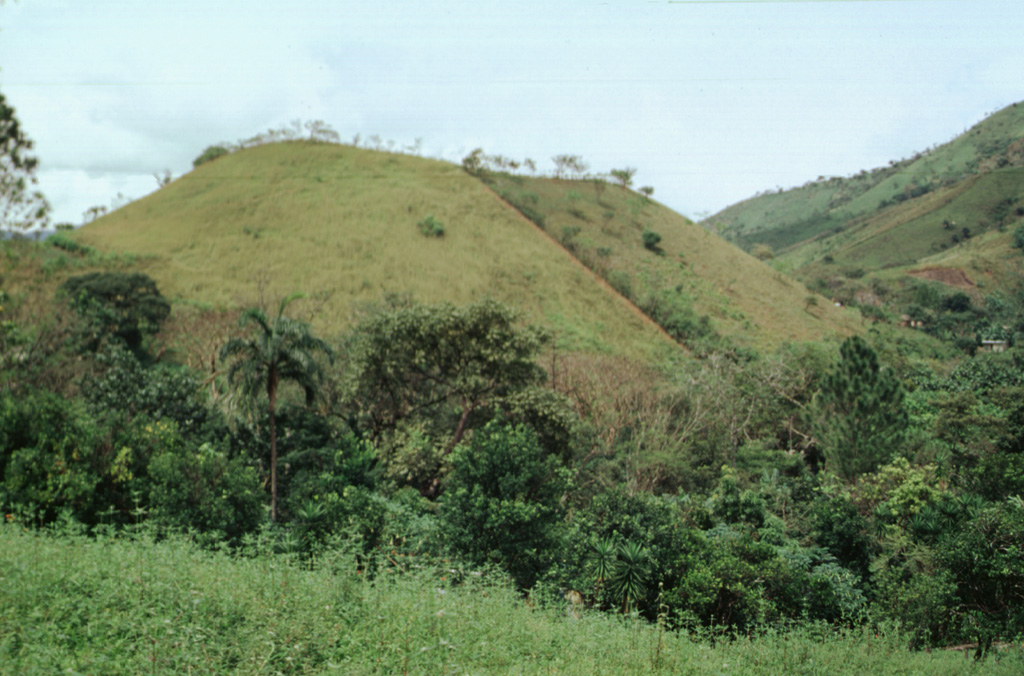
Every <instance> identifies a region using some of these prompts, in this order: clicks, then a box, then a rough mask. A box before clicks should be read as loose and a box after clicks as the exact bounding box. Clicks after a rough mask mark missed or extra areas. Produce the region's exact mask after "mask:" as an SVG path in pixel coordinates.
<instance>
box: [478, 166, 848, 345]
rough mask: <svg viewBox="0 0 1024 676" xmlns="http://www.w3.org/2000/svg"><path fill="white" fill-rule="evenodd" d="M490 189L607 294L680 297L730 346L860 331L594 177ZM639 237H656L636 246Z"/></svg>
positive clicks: (766, 271)
mask: <svg viewBox="0 0 1024 676" xmlns="http://www.w3.org/2000/svg"><path fill="white" fill-rule="evenodd" d="M487 181H488V183H489V184H490V185H491V186H492V187H493V188H494V190H495V192H497V193H498V194H500V195H502V196H504V197H505V198H506V199H507V200H508V201H509V202H510V203H511V204H514V205H516V206H517V207H519V208H521V209H522V210H523V211H524V213H527V214H536V215H539V216H540V217H541V219H542V221H543V225H544V228H545V230H546V231H547V232H548V233H549V234H550V235H551V236H552V237H553V238H555V239H557V240H558V241H559V242H560V243H561V244H562V245H563V246H565V247H566V249H567V250H569V251H572V252H573V253H574V255H575V256H576V257H577V258H579V259H580V260H581V261H584V262H585V263H586V264H587V265H588V266H590V267H591V268H592V269H594V270H597V271H598V272H599V273H600V274H602V276H604V277H605V278H606V279H608V280H609V281H612V282H613V284H615V285H616V287H617V288H622V287H623V286H627V287H628V288H629V289H630V290H631V293H632V295H633V296H634V297H637V298H642V297H644V296H645V295H651V294H656V293H659V292H668V293H673V294H678V295H681V296H682V297H683V298H685V300H686V302H687V303H689V304H690V305H691V306H692V308H693V309H694V311H695V312H696V313H697V314H699V315H706V316H708V317H710V319H711V320H712V322H713V324H714V326H715V328H716V330H717V331H718V332H719V333H721V334H722V335H723V336H727V337H729V338H730V339H731V340H732V342H733V344H735V345H738V346H747V347H754V348H757V349H762V350H770V349H771V348H773V347H775V346H777V345H779V344H780V343H782V342H785V341H793V340H796V341H801V340H820V339H822V338H826V337H832V336H847V335H850V334H851V333H855V332H857V331H859V330H861V329H862V326H861V323H860V318H859V316H858V315H857V314H856V313H853V312H849V311H847V310H842V309H838V308H835V307H833V306H832V305H831V304H830V303H825V302H821V303H819V304H818V305H816V306H815V307H814V308H813V311H811V312H809V311H808V306H807V298H808V296H809V295H810V292H809V291H808V290H807V288H806V287H804V286H803V285H802V284H800V283H799V282H796V281H795V280H793V279H792V278H790V277H788V276H786V275H784V274H781V273H779V272H778V271H776V270H773V269H772V268H771V267H769V266H768V265H766V264H765V263H763V262H761V261H759V260H757V259H755V258H753V257H752V256H750V255H748V254H746V253H744V252H743V251H741V250H740V249H739V248H738V247H736V246H734V245H732V244H730V243H728V242H725V241H723V240H722V239H721V238H719V237H716V236H715V235H713V234H712V233H710V232H708V231H707V230H706V229H704V228H702V227H700V226H698V225H696V224H694V223H692V222H691V221H689V220H688V219H686V218H685V217H683V216H680V215H679V214H677V213H675V212H674V211H672V210H670V209H668V208H666V207H664V206H662V205H661V204H659V203H657V202H656V201H654V200H651V199H648V198H646V197H644V196H643V195H641V194H639V193H636V192H633V191H631V190H627V189H625V188H623V187H621V186H617V185H609V184H607V183H604V182H603V181H602V182H601V183H602V185H597V184H596V182H595V181H594V180H591V179H583V180H564V179H563V180H559V179H550V178H531V177H525V176H510V175H508V174H494V175H490V176H488V177H487ZM644 231H653V232H656V233H657V234H659V235H660V236H661V241H660V242H659V244H658V250H651V249H648V248H646V247H645V246H644V243H643V233H644Z"/></svg>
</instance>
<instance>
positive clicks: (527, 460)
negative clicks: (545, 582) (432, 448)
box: [441, 422, 566, 588]
mask: <svg viewBox="0 0 1024 676" xmlns="http://www.w3.org/2000/svg"><path fill="white" fill-rule="evenodd" d="M451 458H452V473H451V475H450V476H449V478H448V483H447V486H446V490H445V493H444V495H443V497H442V502H441V531H442V535H443V536H444V538H445V542H446V544H448V545H449V546H450V548H451V550H452V552H454V553H457V554H459V555H460V556H462V557H465V558H466V559H467V560H468V561H469V562H471V563H474V564H478V565H486V564H497V565H499V566H501V567H502V568H504V569H505V570H506V571H508V573H509V574H510V575H512V577H513V578H514V579H515V581H516V583H517V584H518V585H519V586H520V587H524V588H528V587H531V586H533V583H534V582H535V581H536V580H537V577H538V576H539V575H540V574H541V573H542V572H543V571H544V569H545V568H547V566H548V565H549V562H550V561H551V559H553V558H554V556H555V553H554V552H555V551H556V549H557V547H558V544H559V532H558V530H559V526H560V522H561V519H562V511H563V509H562V507H561V505H560V499H561V497H562V494H563V493H564V491H565V488H566V481H565V475H564V470H563V469H561V468H560V467H559V466H558V462H557V460H556V459H555V458H553V457H551V456H546V455H545V453H544V449H542V448H541V446H540V444H539V443H538V442H537V435H536V434H535V433H534V432H533V430H532V429H530V428H529V427H527V426H525V425H520V426H516V427H513V426H510V425H500V424H497V423H494V422H492V423H489V424H488V425H487V426H486V427H484V428H483V429H482V430H479V431H477V432H476V434H474V435H473V439H472V441H471V442H470V443H469V444H465V445H460V446H459V447H457V448H456V449H455V451H454V452H453V453H452V456H451Z"/></svg>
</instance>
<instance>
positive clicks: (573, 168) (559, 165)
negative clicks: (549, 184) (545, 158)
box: [551, 155, 588, 178]
mask: <svg viewBox="0 0 1024 676" xmlns="http://www.w3.org/2000/svg"><path fill="white" fill-rule="evenodd" d="M551 161H552V162H554V163H555V176H556V177H557V178H565V177H566V176H570V177H572V178H580V177H582V176H583V175H585V174H586V173H587V169H588V165H587V163H586V162H584V161H583V158H582V157H580V156H579V155H555V156H554V157H552V158H551Z"/></svg>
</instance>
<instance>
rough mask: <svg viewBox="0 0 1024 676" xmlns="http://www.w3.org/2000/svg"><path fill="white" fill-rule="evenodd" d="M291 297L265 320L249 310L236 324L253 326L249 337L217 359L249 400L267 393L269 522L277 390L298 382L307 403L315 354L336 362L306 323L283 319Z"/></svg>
mask: <svg viewBox="0 0 1024 676" xmlns="http://www.w3.org/2000/svg"><path fill="white" fill-rule="evenodd" d="M300 297H301V294H292V295H290V296H288V297H286V298H285V299H284V300H282V301H281V306H280V308H279V309H278V311H277V316H276V317H274V318H273V319H270V318H268V317H267V315H266V313H265V312H264V311H263V310H262V309H261V308H255V307H253V308H248V309H246V310H245V311H244V312H242V316H241V317H240V318H239V325H240V326H247V325H249V324H256V327H257V329H258V330H257V331H256V334H255V335H254V336H252V337H251V338H233V339H231V340H230V341H228V342H227V344H225V345H224V347H223V348H222V349H221V352H220V358H221V359H222V360H224V361H230V362H231V366H230V369H229V370H228V382H230V383H237V385H238V386H239V388H240V390H241V391H242V392H243V393H244V394H245V395H247V396H248V397H249V398H250V399H251V400H252V401H253V402H255V401H257V400H258V398H259V395H260V391H261V390H265V391H266V394H267V413H268V415H269V417H270V518H271V520H273V521H276V520H277V430H276V428H275V421H274V415H275V412H276V408H277V393H278V387H279V386H280V384H281V382H282V381H285V380H290V381H292V382H294V383H296V384H297V385H298V386H299V387H301V388H302V390H303V391H304V392H305V394H306V403H307V404H310V403H312V402H313V400H314V399H315V397H316V394H317V390H318V387H319V385H320V382H321V374H322V370H321V367H320V362H319V361H317V359H316V357H315V355H316V353H318V352H319V353H322V354H324V355H325V356H326V357H327V358H328V360H329V361H331V362H333V361H334V352H333V351H332V350H331V348H330V346H329V345H328V344H327V343H325V342H324V341H323V340H321V339H319V338H317V337H315V336H314V335H313V334H312V332H311V330H310V328H309V325H308V324H307V323H305V322H302V321H299V320H296V319H292V318H290V317H286V316H285V314H284V312H285V310H286V309H287V307H288V304H289V303H291V302H292V301H293V300H295V299H297V298H300Z"/></svg>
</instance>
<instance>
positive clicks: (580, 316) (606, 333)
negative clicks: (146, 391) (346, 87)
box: [75, 142, 673, 357]
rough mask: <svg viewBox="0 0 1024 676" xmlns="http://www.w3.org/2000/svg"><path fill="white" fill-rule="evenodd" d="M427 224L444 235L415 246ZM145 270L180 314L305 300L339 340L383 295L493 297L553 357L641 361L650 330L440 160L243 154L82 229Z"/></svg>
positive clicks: (648, 348)
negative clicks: (517, 313) (584, 353)
mask: <svg viewBox="0 0 1024 676" xmlns="http://www.w3.org/2000/svg"><path fill="white" fill-rule="evenodd" d="M429 216H433V217H434V218H435V219H436V221H438V222H440V223H441V224H442V225H443V228H444V235H443V236H442V237H428V236H425V235H423V234H421V232H420V229H419V228H418V226H417V223H418V222H419V221H421V220H423V219H425V218H427V217H429ZM75 237H76V239H77V240H78V241H80V242H81V243H83V244H87V245H90V246H93V247H96V248H98V249H100V250H102V251H128V252H132V253H134V254H136V255H137V256H139V257H140V260H142V261H143V268H144V270H145V271H146V272H147V273H149V274H150V275H151V276H152V277H153V278H154V279H156V280H157V282H158V284H159V285H160V287H161V289H162V290H163V292H164V294H165V295H167V296H168V297H169V298H172V299H174V300H175V302H176V309H183V308H187V307H189V306H195V305H199V306H202V307H211V306H212V307H215V308H216V307H239V306H242V305H246V304H250V303H253V302H255V301H256V299H257V296H258V295H259V293H260V290H261V288H263V287H265V288H263V290H264V291H265V292H266V293H267V295H282V294H285V293H290V292H292V291H296V290H299V291H304V292H307V293H309V294H311V295H313V294H316V295H317V296H318V302H321V303H322V308H321V310H320V312H319V313H318V314H317V316H316V317H315V319H314V327H315V328H317V329H318V330H319V331H321V332H324V333H325V334H326V335H333V334H335V333H337V332H339V331H341V330H342V329H343V328H345V327H346V326H348V325H350V323H351V321H352V320H353V317H354V312H356V311H357V309H358V308H359V306H360V305H364V304H368V303H375V302H379V301H380V300H381V299H382V298H383V297H384V296H385V295H386V294H405V295H408V296H410V297H412V298H413V299H415V300H418V301H421V302H427V303H436V302H441V301H451V302H454V303H466V302H469V301H471V300H473V299H478V298H481V297H485V296H489V297H493V298H495V299H497V300H501V301H504V302H507V303H509V304H511V305H513V306H515V307H516V308H519V309H520V310H521V311H522V312H523V313H524V314H525V315H526V318H527V319H528V320H530V321H533V322H537V323H541V324H544V325H547V326H550V327H552V328H553V329H554V330H555V331H556V335H557V340H558V343H559V345H560V346H562V347H564V348H567V349H581V350H588V351H597V352H608V353H616V354H625V355H632V356H637V357H651V356H654V355H656V354H660V353H663V352H665V351H671V350H672V349H673V347H672V344H671V342H670V341H669V339H668V338H667V336H665V335H664V334H663V333H662V332H661V331H660V330H659V329H658V328H657V327H656V325H654V324H653V323H652V322H650V320H648V319H647V318H646V317H644V316H643V315H641V314H640V313H639V312H637V311H636V309H635V308H633V307H631V306H630V305H629V304H628V302H626V301H625V300H624V299H622V298H621V297H620V296H618V295H617V294H615V293H614V292H612V291H611V290H610V289H609V288H608V287H607V285H605V284H603V283H602V282H601V281H600V280H599V279H598V278H596V276H595V275H594V274H593V273H591V272H590V271H589V270H587V269H586V268H584V267H583V266H581V265H579V264H578V263H577V262H576V261H575V260H574V259H573V258H572V257H571V256H570V255H568V254H567V253H566V252H565V251H564V250H563V249H561V248H560V247H557V246H553V245H552V243H551V242H550V240H549V239H548V238H547V237H546V236H545V235H544V234H543V233H542V232H540V231H538V230H537V228H535V227H534V226H533V225H532V224H531V223H529V222H528V221H527V220H526V219H524V218H523V217H522V216H521V215H520V214H519V213H517V212H516V211H515V210H514V209H511V208H510V207H508V206H507V205H505V204H503V203H502V202H501V201H499V200H497V199H495V198H494V196H493V194H492V193H491V192H490V191H488V190H487V189H486V188H485V187H484V186H482V185H481V184H480V183H479V182H478V181H476V180H474V179H473V178H471V177H469V176H467V175H466V174H465V173H464V172H463V171H462V170H461V169H459V168H457V167H454V166H452V165H450V164H446V163H442V162H438V161H432V160H426V159H422V158H417V157H410V156H406V155H397V154H390V153H381V152H373V151H369V150H363V149H357V148H353V147H350V146H342V145H335V144H318V143H311V142H290V143H278V144H270V145H264V146H259V147H255V148H250V149H247V150H242V151H239V152H236V153H233V154H231V155H228V156H226V157H222V158H220V159H218V160H216V161H213V162H209V163H206V164H203V165H201V166H200V167H198V168H197V169H196V170H194V171H192V172H191V173H189V174H187V175H186V176H183V177H182V178H180V179H178V180H176V181H174V182H173V183H171V184H170V185H168V186H167V187H165V188H163V189H161V190H159V191H158V192H156V193H154V194H152V195H150V196H148V197H146V198H144V199H141V200H138V201H137V202H133V203H132V204H129V205H127V206H125V207H124V208H122V209H119V210H117V211H116V212H114V213H111V214H109V215H107V216H105V217H103V218H100V219H98V220H96V221H95V222H93V223H91V224H89V225H88V226H85V227H83V228H81V229H80V230H79V231H77V232H76V233H75Z"/></svg>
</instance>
